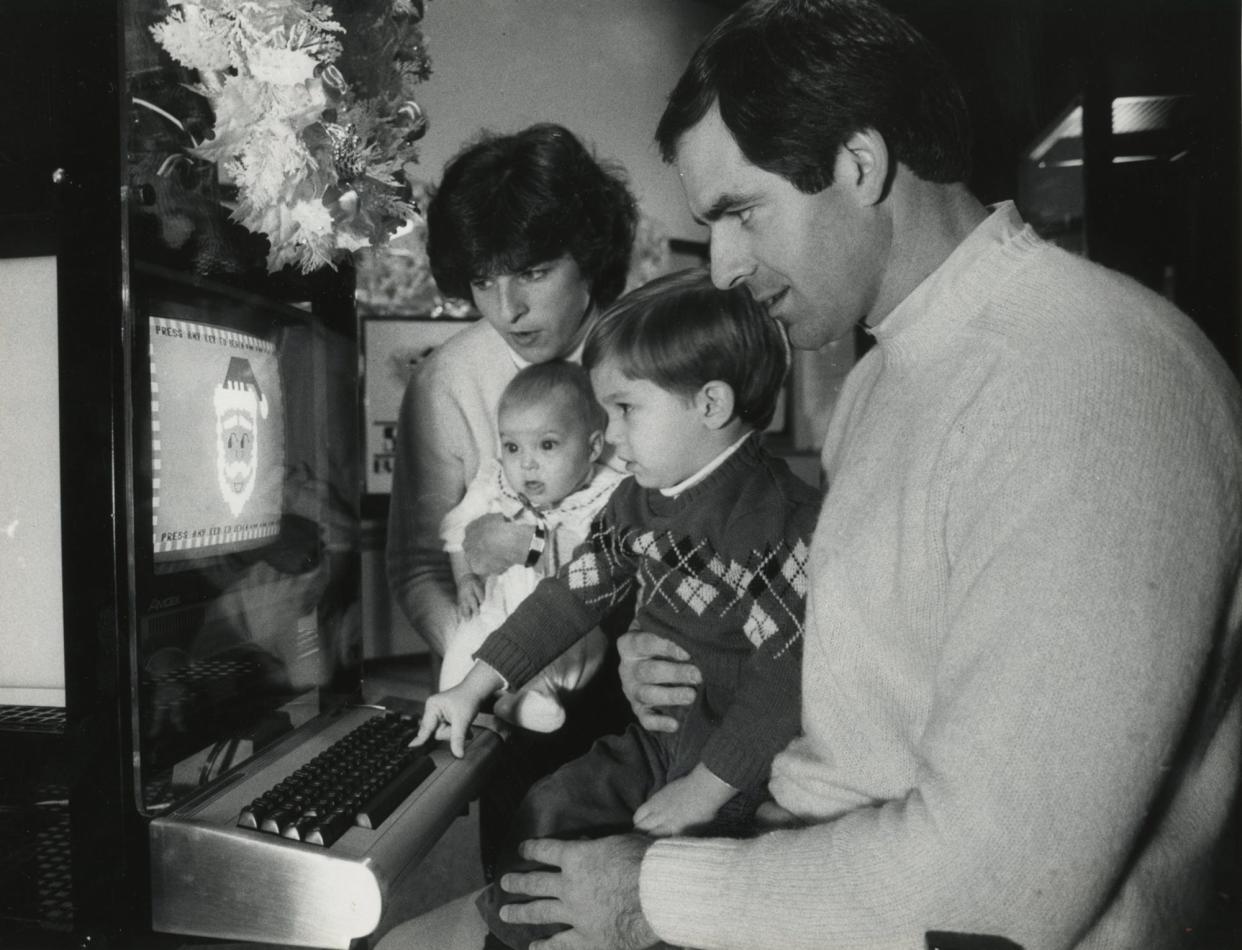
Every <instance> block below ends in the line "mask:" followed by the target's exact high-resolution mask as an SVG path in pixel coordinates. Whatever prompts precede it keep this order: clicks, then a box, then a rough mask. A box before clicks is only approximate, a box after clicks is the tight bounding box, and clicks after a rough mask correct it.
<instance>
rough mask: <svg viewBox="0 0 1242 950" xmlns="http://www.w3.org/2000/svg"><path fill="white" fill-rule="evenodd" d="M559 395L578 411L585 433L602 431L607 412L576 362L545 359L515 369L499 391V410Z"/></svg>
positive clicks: (534, 402) (567, 404)
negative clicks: (516, 372)
mask: <svg viewBox="0 0 1242 950" xmlns="http://www.w3.org/2000/svg"><path fill="white" fill-rule="evenodd" d="M553 397H559V398H560V399H562V400H563V401H564V404H565V405H566V406H568V407H569V408H570V409H572V410H573V411H574V412H576V413H577V414H578V418H579V419H580V420H581V422H582V424H583V425H584V426H586V431H587V432H588V433H590V432H595V431H600V432H603V431H604V429H605V428H606V427H607V425H608V415H607V413H605V412H604V407H603V406H601V405H600V404H599V403H598V402H597V401H596V399H595V392H594V390H592V389H591V377H590V376H588V375H587V371H586V370H585V369H583V368H582V367H581V366H579V365H578V364H577V363H569V362H566V361H565V360H548V361H547V362H546V363H533V364H531V365H530V366H527V367H524V368H523V369H521V370H519V371H518V374H517V375H516V376H514V377H513V379H511V380H510V381H509V385H508V386H506V387H505V388H504V392H502V393H501V394H500V410H501V411H503V410H504V408H505V407H506V406H513V405H521V406H531V405H539V404H540V403H545V402H547V401H548V400H549V399H550V398H553Z"/></svg>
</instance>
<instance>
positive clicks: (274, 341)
mask: <svg viewBox="0 0 1242 950" xmlns="http://www.w3.org/2000/svg"><path fill="white" fill-rule="evenodd" d="M131 301H132V303H131V308H130V311H131V316H130V320H131V325H132V327H133V331H134V333H133V340H134V349H133V353H134V358H133V359H132V360H131V374H132V379H131V384H130V391H131V397H130V400H131V407H132V411H131V421H130V436H129V437H130V442H131V458H132V480H131V483H132V511H133V515H132V545H133V558H132V563H133V572H134V575H133V586H132V591H133V603H134V610H133V613H134V616H135V630H134V637H135V649H134V650H133V656H134V659H135V663H136V668H135V671H134V672H135V683H136V687H137V691H136V701H135V706H136V708H137V709H138V717H137V723H136V726H137V729H138V732H137V735H136V743H135V744H136V747H137V750H138V753H139V754H138V763H139V770H140V775H139V781H138V787H139V788H141V789H142V794H143V799H144V800H143V807H145V808H146V809H147V810H148V811H150V812H152V813H155V812H159V811H161V810H163V809H166V808H169V807H173V805H175V803H176V802H178V801H179V800H181V799H182V798H183V797H184V796H186V795H188V794H191V793H193V792H194V791H195V790H196V789H197V788H198V787H199V786H200V785H201V784H202V783H203V782H206V781H210V780H213V779H215V778H216V777H218V776H219V775H220V774H222V772H223V771H224V770H227V769H228V768H229V767H230V766H233V765H238V764H240V763H241V762H242V761H244V760H245V758H246V757H247V756H249V755H251V754H253V753H255V752H257V751H258V750H259V749H260V748H261V747H262V746H263V744H264V743H266V742H270V741H271V740H272V739H274V738H276V737H278V736H279V735H281V734H282V733H283V732H286V731H288V730H289V729H290V728H293V727H295V726H296V725H297V724H298V722H297V719H298V717H309V716H311V715H314V714H315V713H316V712H318V711H320V710H321V709H322V708H323V706H324V705H325V703H331V702H334V701H339V699H340V698H341V697H342V696H344V695H345V694H348V693H349V692H350V691H354V690H356V689H357V687H358V684H359V683H360V677H361V631H360V619H359V613H360V610H359V607H358V574H359V561H358V552H357V545H358V540H357V539H358V532H357V519H358V503H359V500H360V494H361V489H360V478H359V473H358V467H357V456H358V451H357V444H358V443H357V427H358V405H357V390H358V386H357V380H358V356H357V335H356V332H355V329H354V323H353V316H352V312H351V313H348V314H346V315H345V316H344V317H341V318H339V319H337V320H336V322H335V323H334V322H333V321H332V319H331V318H329V317H328V316H326V315H324V314H321V313H318V312H315V310H314V309H313V308H312V307H311V306H309V305H307V306H294V305H291V304H289V303H286V302H282V301H279V300H274V299H271V298H270V297H267V296H264V295H261V294H256V293H254V292H252V291H249V290H243V289H240V288H235V287H231V286H227V285H223V284H221V283H218V282H214V281H211V280H207V279H203V278H200V277H196V276H191V275H181V274H176V273H172V272H169V271H165V270H161V269H159V268H154V267H150V266H139V267H137V268H136V269H135V274H134V280H133V285H132V291H131ZM139 354H141V358H140V357H139Z"/></svg>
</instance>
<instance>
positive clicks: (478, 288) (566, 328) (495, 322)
mask: <svg viewBox="0 0 1242 950" xmlns="http://www.w3.org/2000/svg"><path fill="white" fill-rule="evenodd" d="M470 292H471V296H472V297H473V298H474V305H475V306H476V307H478V309H479V312H480V313H481V314H483V318H484V319H485V320H487V322H488V323H490V324H491V325H492V326H493V327H494V328H495V330H496V332H497V333H499V334H500V335H501V336H502V337H504V339H505V342H506V343H508V344H509V346H510V347H512V348H513V350H514V352H516V353H517V354H518V355H519V356H521V357H522V359H524V360H527V361H528V362H531V363H544V362H547V361H548V360H551V359H556V358H557V357H563V356H568V355H569V354H570V353H572V352H573V351H574V348H575V347H576V346H577V345H578V344H579V343H580V342H581V340H582V335H583V332H584V323H585V318H586V314H587V310H588V308H589V307H590V306H591V290H590V287H589V286H587V281H586V278H585V277H584V276H583V275H582V271H581V270H579V268H578V264H577V262H576V261H575V260H574V259H573V258H572V257H570V256H569V255H568V254H566V255H565V256H563V257H558V258H557V259H556V260H553V261H547V262H545V263H542V264H536V265H533V266H531V267H528V268H527V269H526V270H524V271H521V272H520V273H517V274H497V275H496V276H494V277H480V278H478V279H477V280H475V281H473V282H472V283H471V284H470Z"/></svg>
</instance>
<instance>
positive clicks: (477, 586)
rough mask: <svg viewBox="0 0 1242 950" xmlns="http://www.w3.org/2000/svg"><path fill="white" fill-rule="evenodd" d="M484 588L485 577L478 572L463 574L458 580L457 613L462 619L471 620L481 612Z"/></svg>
mask: <svg viewBox="0 0 1242 950" xmlns="http://www.w3.org/2000/svg"><path fill="white" fill-rule="evenodd" d="M483 590H484V587H483V578H482V577H480V576H479V575H478V574H463V575H462V576H461V578H460V579H459V580H458V581H457V615H458V616H459V617H461V619H462V620H469V619H470V618H471V617H473V616H474V615H475V614H476V613H478V612H479V605H480V604H482V603H483Z"/></svg>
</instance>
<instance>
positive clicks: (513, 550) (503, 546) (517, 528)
mask: <svg viewBox="0 0 1242 950" xmlns="http://www.w3.org/2000/svg"><path fill="white" fill-rule="evenodd" d="M534 535H535V529H534V528H532V527H531V526H530V525H523V524H514V523H513V522H512V521H506V520H505V517H504V515H500V514H496V513H492V514H490V515H483V516H481V517H479V518H476V519H475V520H474V521H472V522H470V524H468V525H466V534H465V538H464V539H463V540H462V545H461V549H462V552H463V553H464V554H465V555H466V562H467V563H468V564H469V565H470V569H471V571H473V572H474V573H475V574H484V575H487V574H501V573H503V572H504V571H505V570H506V569H507V568H510V567H512V566H513V565H514V564H525V563H526V554H527V552H528V551H529V550H530V539H531V538H532V537H534Z"/></svg>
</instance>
